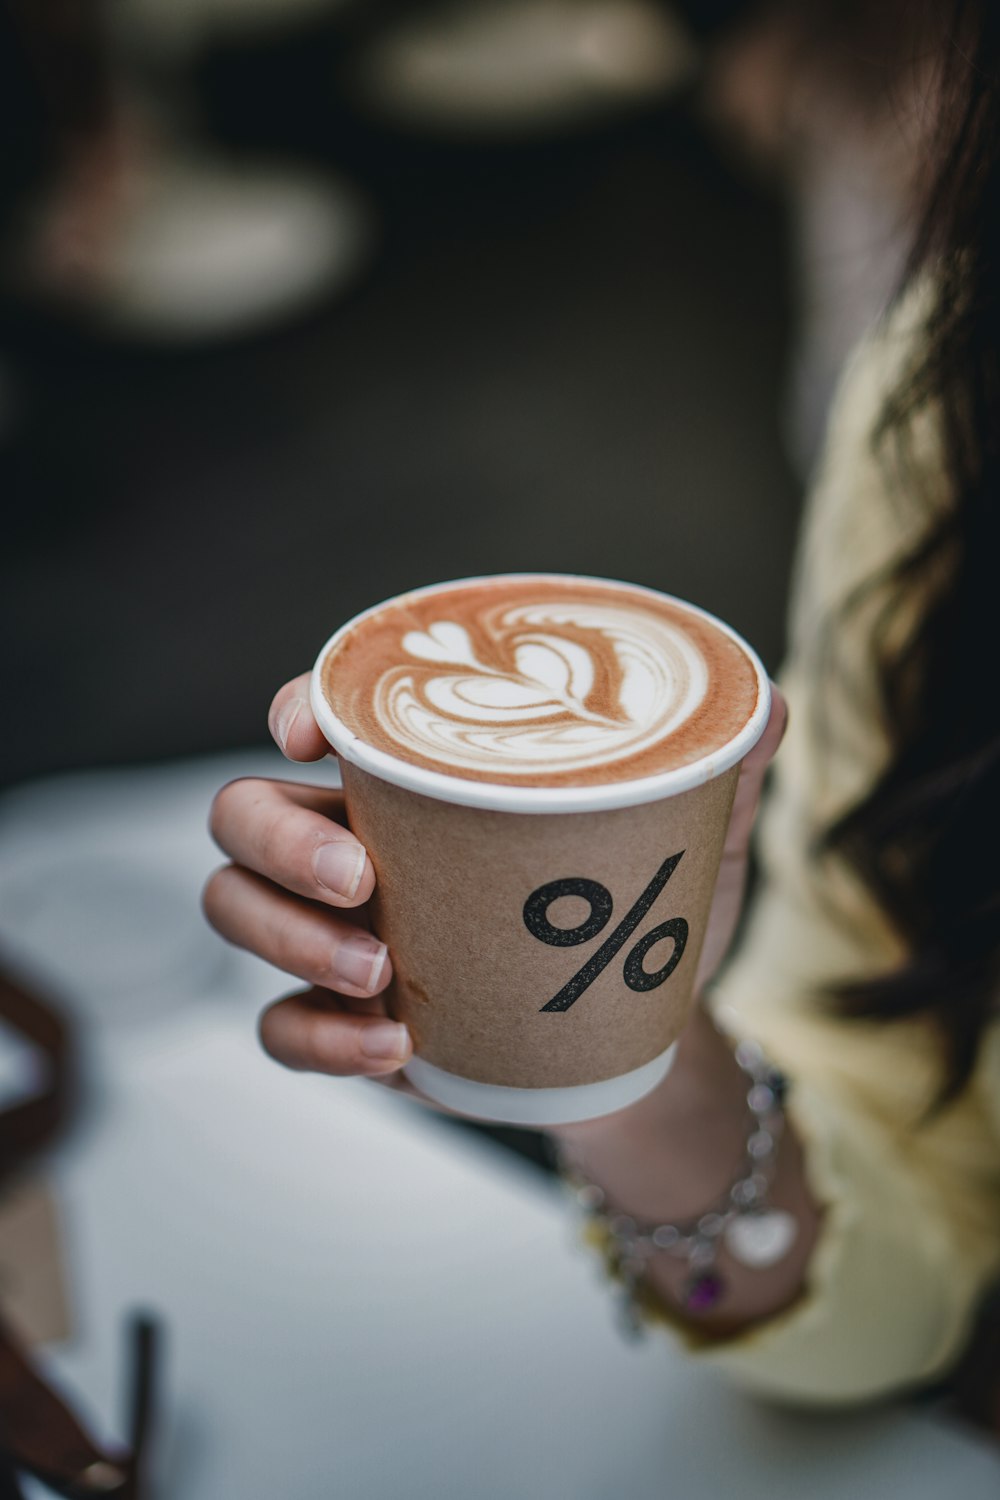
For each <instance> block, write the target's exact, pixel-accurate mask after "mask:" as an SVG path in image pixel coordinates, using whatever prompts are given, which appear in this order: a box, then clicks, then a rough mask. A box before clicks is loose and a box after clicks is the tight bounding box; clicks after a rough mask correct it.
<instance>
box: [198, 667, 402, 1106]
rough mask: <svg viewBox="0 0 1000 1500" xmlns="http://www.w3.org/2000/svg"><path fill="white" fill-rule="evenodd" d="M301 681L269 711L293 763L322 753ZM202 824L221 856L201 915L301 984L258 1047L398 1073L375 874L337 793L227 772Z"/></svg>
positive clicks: (329, 1064)
mask: <svg viewBox="0 0 1000 1500" xmlns="http://www.w3.org/2000/svg"><path fill="white" fill-rule="evenodd" d="M308 684H309V678H308V675H306V676H303V677H300V678H298V679H296V681H294V682H291V683H288V684H287V685H286V686H285V687H284V688H282V690H281V691H280V692H279V693H278V695H277V697H276V698H275V700H274V703H273V704H272V708H271V714H270V719H269V722H270V725H271V731H272V734H273V735H274V737H275V739H276V740H277V742H278V744H279V746H280V748H281V749H282V750H283V751H284V753H285V754H286V755H287V756H288V757H289V759H292V760H297V761H309V760H319V759H321V757H323V756H324V755H327V754H329V752H330V747H329V745H328V744H327V743H326V741H325V740H324V739H323V736H322V735H321V734H320V732H319V729H318V728H317V726H316V723H315V720H314V719H313V717H312V713H311V711H310V709H309V702H308ZM210 827H211V831H212V836H213V838H214V839H215V841H216V843H218V845H219V846H220V848H221V849H222V851H223V853H225V854H226V855H227V856H228V857H229V860H230V861H231V862H230V863H229V864H226V865H224V866H223V867H222V868H221V869H219V870H217V871H216V872H215V873H214V874H213V875H212V877H211V878H210V880H209V881H208V884H207V885H206V887H205V891H204V896H203V904H204V908H205V914H206V916H207V917H208V920H209V921H210V922H211V923H212V925H213V927H215V928H216V930H217V931H218V932H220V933H221V934H222V936H223V937H225V938H227V939H228V940H229V941H230V942H232V943H236V944H237V945H238V946H239V947H241V948H246V949H248V950H249V951H250V952H251V953H255V954H257V956H258V957H260V958H263V959H266V960H267V962H268V963H272V964H274V965H275V966H276V967H277V968H279V969H284V970H285V971H286V973H289V974H292V975H294V976H295V977H296V978H298V979H302V980H305V982H306V983H307V984H308V985H309V988H308V989H307V990H305V991H303V992H301V993H298V994H294V995H291V996H289V997H287V998H286V999H283V1000H279V1001H277V1002H276V1003H275V1004H274V1005H271V1006H270V1007H269V1008H268V1009H267V1010H265V1012H264V1014H263V1015H262V1017H261V1020H260V1037H261V1041H262V1043H263V1045H264V1047H265V1049H266V1050H267V1051H268V1052H269V1053H270V1054H271V1056H272V1057H274V1058H276V1059H277V1060H278V1061H279V1062H281V1063H284V1064H285V1065H286V1066H287V1067H290V1068H297V1069H304V1070H308V1071H310V1072H319V1073H332V1074H336V1075H338V1076H341V1077H343V1076H349V1075H361V1076H367V1077H380V1078H383V1079H390V1078H392V1076H393V1075H395V1074H398V1070H399V1069H400V1068H401V1067H402V1065H403V1064H404V1063H405V1062H406V1061H407V1059H408V1058H409V1056H410V1053H411V1051H412V1044H411V1041H410V1037H409V1033H408V1032H407V1029H406V1027H405V1026H403V1025H402V1024H400V1023H399V1022H396V1021H393V1020H391V1019H390V1018H389V1017H388V1015H387V1012H386V1007H385V1002H384V1000H383V998H382V996H383V993H384V991H385V989H386V986H387V985H388V984H389V981H390V979H391V978H392V965H391V963H390V961H389V956H388V954H387V952H386V948H385V945H384V944H383V943H380V942H379V941H378V939H377V938H375V937H374V936H373V935H372V934H371V933H370V932H369V931H368V924H367V920H366V911H365V908H366V904H367V902H368V901H369V899H370V897H371V894H372V891H373V890H374V888H375V872H374V870H373V868H372V863H371V860H370V859H369V858H368V856H367V853H366V851H365V850H364V849H363V848H362V846H361V844H360V843H359V842H358V840H357V839H356V838H355V837H354V835H353V834H352V833H351V832H350V831H349V830H348V828H347V827H346V816H345V810H344V797H343V793H342V792H340V791H338V790H335V789H333V788H330V789H327V788H323V787H313V786H303V785H300V784H298V783H295V782H285V781H267V780H263V779H256V778H251V779H245V780H240V781H232V782H230V783H229V784H228V785H227V786H224V787H223V788H222V790H221V791H220V792H219V793H218V794H217V796H216V798H215V801H214V802H213V804H212V813H211V819H210ZM400 1081H402V1080H400Z"/></svg>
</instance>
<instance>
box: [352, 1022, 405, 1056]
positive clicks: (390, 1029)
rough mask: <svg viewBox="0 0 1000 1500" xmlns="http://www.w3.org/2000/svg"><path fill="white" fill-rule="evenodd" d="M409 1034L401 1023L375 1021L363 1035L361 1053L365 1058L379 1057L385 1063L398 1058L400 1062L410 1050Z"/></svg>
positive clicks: (364, 1030) (365, 1029)
mask: <svg viewBox="0 0 1000 1500" xmlns="http://www.w3.org/2000/svg"><path fill="white" fill-rule="evenodd" d="M409 1040H410V1038H409V1033H408V1032H407V1030H406V1027H405V1026H404V1025H403V1024H402V1022H400V1021H373V1022H372V1023H371V1025H369V1026H366V1027H365V1028H364V1029H363V1031H362V1033H361V1051H362V1052H363V1053H364V1055H365V1057H379V1058H382V1059H383V1061H385V1060H388V1059H389V1058H397V1059H398V1060H399V1061H400V1062H402V1061H403V1059H404V1058H405V1057H406V1055H407V1052H408V1050H409Z"/></svg>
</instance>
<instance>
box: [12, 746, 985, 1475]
mask: <svg viewBox="0 0 1000 1500" xmlns="http://www.w3.org/2000/svg"><path fill="white" fill-rule="evenodd" d="M258 770H260V771H263V772H265V773H267V774H274V773H277V774H279V775H282V774H288V771H287V767H284V765H283V763H282V762H280V761H278V760H277V758H276V757H275V758H272V757H270V756H268V755H266V754H264V753H261V754H254V755H249V756H245V757H234V756H230V757H226V758H216V759H211V760H203V761H198V762H189V763H186V764H178V765H175V766H171V767H164V768H155V769H150V770H142V771H134V772H127V773H123V772H102V773H95V774H89V775H84V776H76V777H69V778H61V779H59V780H53V781H48V782H44V783H38V784H37V785H35V786H30V787H26V788H23V789H21V790H19V791H17V792H14V793H11V794H8V795H7V797H6V798H5V799H3V801H2V802H0V944H2V946H3V947H5V948H6V949H7V950H8V952H11V953H13V954H14V956H15V958H16V959H17V960H18V961H19V962H20V963H21V964H22V965H24V966H25V967H26V968H28V969H30V970H32V971H33V972H35V973H36V974H37V975H38V976H39V977H40V978H43V979H45V980H47V981H48V983H49V984H50V985H55V986H57V987H58V989H59V991H60V992H61V993H62V994H63V996H64V997H65V998H66V999H67V1000H68V1001H69V1002H71V1003H72V1006H73V1008H74V1010H75V1011H76V1012H77V1013H78V1014H79V1015H80V1016H82V1017H85V1018H87V1020H88V1021H89V1024H88V1025H86V1026H85V1028H84V1031H83V1036H84V1046H85V1059H84V1061H85V1075H86V1100H85V1107H84V1110H83V1116H82V1119H81V1120H80V1121H79V1123H78V1126H77V1129H76V1131H75V1132H74V1134H73V1135H72V1137H71V1138H70V1139H69V1140H68V1141H67V1142H66V1144H64V1145H63V1146H62V1147H61V1148H60V1151H59V1152H58V1155H57V1157H56V1160H55V1172H56V1180H57V1185H58V1190H59V1198H60V1202H61V1205H62V1209H63V1215H64V1219H65V1227H66V1234H67V1239H68V1243H69V1246H70V1252H71V1266H72V1289H73V1300H74V1304H75V1308H76V1313H77V1320H78V1332H77V1336H76V1338H75V1339H74V1341H73V1342H72V1344H70V1345H65V1346H62V1347H59V1348H55V1349H51V1350H50V1351H48V1353H47V1355H46V1359H47V1362H48V1364H49V1367H50V1368H51V1370H52V1371H53V1373H54V1374H56V1375H58V1376H59V1377H60V1378H62V1379H63V1380H64V1381H65V1382H66V1383H67V1384H68V1386H69V1388H70V1389H72V1390H73V1391H75V1393H76V1395H77V1397H78V1398H79V1399H80V1403H81V1405H82V1407H83V1408H84V1409H85V1410H87V1411H88V1413H89V1414H90V1416H91V1418H92V1420H93V1422H94V1423H95V1425H96V1426H97V1427H98V1428H100V1429H102V1430H103V1431H105V1432H106V1433H109V1434H110V1433H113V1432H114V1430H115V1423H116V1420H117V1419H118V1416H119V1398H120V1394H121V1393H120V1390H119V1376H120V1372H121V1364H122V1352H123V1350H122V1326H123V1321H124V1318H125V1315H126V1313H127V1311H128V1310H129V1309H130V1308H133V1307H137V1306H148V1307H151V1308H153V1309H155V1310H156V1311H157V1312H158V1313H159V1314H160V1315H161V1316H162V1317H163V1318H164V1320H165V1322H166V1325H167V1333H168V1340H167V1350H166V1354H167V1358H166V1361H165V1371H164V1374H165V1390H164V1393H163V1400H162V1402H161V1422H160V1431H159V1440H158V1444H157V1472H158V1475H159V1481H158V1488H157V1495H158V1497H159V1500H354V1497H359V1500H360V1497H364V1500H400V1497H403V1496H405V1497H406V1500H423V1497H427V1500H452V1497H454V1500H611V1497H616V1500H617V1497H621V1496H629V1497H631V1496H640V1495H641V1496H644V1497H652V1496H663V1497H667V1496H669V1497H675V1496H676V1497H684V1500H722V1497H739V1500H758V1497H760V1500H765V1497H766V1500H786V1497H787V1500H803V1497H805V1496H809V1497H810V1500H843V1497H851V1500H867V1497H872V1500H882V1497H887V1496H895V1495H899V1496H906V1497H907V1500H941V1497H942V1496H944V1495H947V1494H949V1493H955V1494H956V1495H961V1496H962V1497H965V1500H980V1497H982V1500H987V1497H989V1500H996V1496H997V1495H998V1494H1000V1458H998V1456H997V1453H996V1450H994V1449H991V1448H989V1447H987V1445H986V1444H984V1443H982V1442H980V1441H979V1440H977V1439H976V1438H974V1437H973V1436H971V1435H970V1434H968V1433H967V1432H966V1431H964V1430H963V1429H959V1428H958V1427H955V1426H952V1425H950V1424H949V1423H948V1422H947V1421H946V1420H945V1419H944V1418H942V1417H941V1416H940V1415H936V1414H933V1413H931V1412H930V1411H927V1410H920V1411H913V1410H905V1409H896V1408H883V1409H880V1410H877V1411H871V1412H867V1413H863V1414H853V1415H807V1414H802V1413H790V1412H785V1411H777V1410H774V1409H772V1408H769V1407H767V1406H764V1405H762V1404H760V1403H759V1402H757V1401H755V1400H752V1399H751V1398H749V1397H746V1396H744V1395H742V1394H741V1393H740V1392H738V1391H736V1390H734V1389H732V1388H731V1387H729V1386H728V1385H727V1384H726V1383H725V1382H724V1381H723V1379H722V1378H721V1377H719V1376H718V1375H716V1374H715V1373H713V1372H711V1371H709V1370H706V1369H704V1368H701V1367H699V1366H697V1365H696V1364H694V1363H692V1362H691V1361H689V1360H687V1359H685V1357H684V1356H683V1354H682V1353H680V1352H679V1351H678V1350H677V1349H676V1348H674V1347H673V1345H672V1344H671V1343H670V1342H669V1341H668V1340H667V1338H666V1337H662V1336H656V1337H652V1338H650V1339H648V1340H647V1341H646V1342H645V1343H643V1344H640V1345H631V1344H626V1343H624V1342H623V1341H622V1340H621V1339H620V1337H619V1335H618V1333H617V1331H616V1329H615V1326H614V1322H613V1318H612V1313H611V1307H610V1301H609V1298H608V1296H607V1293H606V1291H605V1289H604V1288H603V1286H602V1285H601V1284H600V1281H599V1278H598V1276H597V1273H596V1269H595V1267H594V1266H593V1264H592V1263H591V1261H590V1259H589V1257H588V1256H587V1255H585V1254H584V1253H583V1252H581V1251H580V1250H579V1249H578V1248H577V1246H576V1244H575V1242H574V1237H573V1234H572V1232H571V1228H570V1226H569V1223H568V1220H567V1216H566V1211H565V1206H564V1203H563V1201H562V1198H561V1196H560V1195H559V1194H558V1193H557V1192H556V1191H555V1190H554V1189H552V1188H550V1186H549V1185H548V1184H547V1183H546V1182H545V1180H544V1179H543V1178H542V1177H541V1176H540V1175H539V1174H536V1173H535V1172H534V1171H533V1170H532V1169H531V1168H530V1167H529V1166H528V1165H526V1164H521V1163H520V1162H519V1161H518V1160H517V1159H515V1158H512V1157H511V1158H509V1159H508V1157H507V1155H506V1154H505V1153H503V1152H501V1151H500V1150H498V1149H497V1148H496V1147H494V1146H493V1145H492V1144H490V1143H489V1142H486V1141H481V1140H479V1139H477V1138H475V1137H472V1136H468V1137H466V1135H465V1133H464V1132H459V1131H457V1130H455V1129H454V1128H453V1127H449V1126H447V1125H444V1124H442V1123H441V1122H439V1121H436V1120H434V1119H433V1118H430V1117H428V1116H426V1115H425V1114H424V1113H423V1112H421V1111H420V1110H419V1108H417V1107H415V1106H412V1105H410V1104H408V1103H407V1102H406V1101H404V1100H400V1099H396V1098H394V1097H392V1096H391V1095H389V1094H387V1093H384V1092H383V1091H381V1090H379V1089H377V1088H375V1087H373V1086H371V1085H367V1084H364V1083H359V1082H353V1081H352V1082H344V1081H340V1080H328V1079H320V1078H312V1077H307V1076H304V1075H298V1074H292V1073H288V1072H285V1071H284V1070H282V1069H281V1068H279V1067H277V1066H276V1065H275V1064H273V1063H272V1062H270V1061H269V1060H268V1059H267V1058H266V1057H265V1056H264V1055H263V1053H262V1052H261V1051H260V1049H259V1048H258V1045H257V1042H256V1037H255V1017H256V1014H257V1012H258V1010H259V1009H260V1008H261V1006H262V1004H263V1003H264V1002H265V1001H266V1000H267V999H269V998H271V997H272V996H273V995H275V994H276V993H279V992H280V990H281V988H282V987H283V985H284V984H286V983H287V981H285V980H284V978H283V977H280V976H277V975H276V974H275V972H274V971H273V970H269V969H268V968H267V967H266V966H264V965H262V964H259V963H256V962H254V961H252V960H250V959H248V958H246V957H245V956H243V955H239V954H236V953H234V952H232V951H230V950H227V949H226V948H225V947H224V946H223V945H222V944H221V943H219V942H218V941H217V940H216V939H215V938H214V937H213V936H212V935H211V934H210V933H209V932H208V931H207V929H206V928H204V926H203V924H202V923H201V920H200V916H199V914H198V907H197V894H198V890H199V888H200V885H201V883H202V881H203V880H204V877H205V875H206V874H207V872H208V871H209V869H211V868H212V866H213V864H214V863H216V862H217V861H218V856H217V854H216V853H215V852H214V851H213V849H212V846H211V844H210V842H209V840H208V838H207V835H206V834H205V831H204V821H205V815H206V810H207V806H208V802H209V800H210V797H211V793H212V791H213V790H214V788H215V787H216V786H218V785H220V784H221V783H222V781H224V780H226V779H228V777H230V776H232V775H237V774H246V773H247V772H250V771H258ZM307 774H311V775H313V776H318V777H320V778H323V777H327V776H328V774H329V772H328V771H327V770H325V769H320V770H319V771H316V770H313V771H312V772H311V773H307ZM35 1493H38V1494H41V1491H37V1492H36V1491H32V1494H35Z"/></svg>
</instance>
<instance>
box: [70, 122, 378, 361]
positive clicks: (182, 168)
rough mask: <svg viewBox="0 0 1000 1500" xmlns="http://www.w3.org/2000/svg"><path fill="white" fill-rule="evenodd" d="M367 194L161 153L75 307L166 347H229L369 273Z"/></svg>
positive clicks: (123, 206) (114, 227)
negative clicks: (229, 339)
mask: <svg viewBox="0 0 1000 1500" xmlns="http://www.w3.org/2000/svg"><path fill="white" fill-rule="evenodd" d="M370 239H371V217H370V215H369V213H368V211H367V209H366V207H365V206H364V204H363V202H362V200H361V198H360V196H359V195H358V194H357V193H356V192H355V191H354V190H353V189H351V188H349V187H347V186H345V185H344V184H342V183H339V182H337V181H335V180H332V179H329V178H326V177H321V176H319V175H318V174H316V173H312V172H307V171H305V170H303V169H302V168H299V167H294V166H289V165H284V164H282V165H278V164H277V163H273V164H266V165H250V164H244V163H236V162H230V161H226V160H223V159H222V158H219V157H217V156H205V155H199V156H196V155H194V154H193V153H192V152H191V150H190V149H188V150H186V151H185V152H184V153H183V154H182V153H181V152H179V151H174V152H171V151H167V152H160V153H157V154H155V155H153V156H152V157H151V158H150V159H149V160H148V162H146V163H145V164H144V168H143V170H142V172H141V173H139V174H137V175H136V176H135V177H133V179H132V180H131V181H130V183H129V184H128V185H127V186H126V188H125V190H124V192H123V194H122V196H121V201H120V203H119V205H118V207H117V210H116V212H115V214H114V217H113V220H112V222H111V224H110V226H109V232H108V235H107V238H106V241H105V244H104V245H103V247H102V248H101V251H100V253H99V255H98V257H97V258H96V260H95V263H94V265H93V266H92V267H91V268H90V269H89V274H88V276H87V280H86V286H85V288H84V289H83V290H82V291H81V293H80V295H79V296H78V297H77V298H75V299H74V300H75V301H76V302H77V304H78V307H79V310H80V311H81V312H83V313H84V314H86V316H87V317H88V318H91V319H95V320H98V321H99V322H100V323H101V324H102V325H104V326H106V327H107V328H109V329H111V330H116V331H119V332H124V333H133V334H137V335H141V336H143V337H146V338H151V339H155V340H156V341H158V342H181V341H188V342H190V341H195V340H199V339H206V338H217V337H224V336H226V335H229V334H233V333H240V332H244V331H249V330H250V329H253V328H256V327H259V326H262V325H267V324H269V323H273V322H274V321H276V320H277V319H279V318H281V317H283V316H286V315H289V314H292V313H294V312H295V311H297V310H298V309H299V308H300V307H303V306H305V305H307V304H309V303H310V302H313V301H315V300H316V299H317V298H319V297H321V296H324V295H331V294H332V293H334V292H335V291H337V290H339V289H340V288H341V287H342V286H343V285H344V284H345V283H346V282H348V281H349V280H350V279H351V278H352V277H353V276H354V274H355V273H356V272H357V270H358V269H359V268H360V267H361V265H362V264H363V261H364V257H365V251H366V249H367V248H368V245H369V242H370Z"/></svg>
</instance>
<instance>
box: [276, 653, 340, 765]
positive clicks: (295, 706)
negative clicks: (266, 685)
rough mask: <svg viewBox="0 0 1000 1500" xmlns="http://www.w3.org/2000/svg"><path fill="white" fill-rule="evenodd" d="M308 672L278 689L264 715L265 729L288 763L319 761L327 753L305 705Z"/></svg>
mask: <svg viewBox="0 0 1000 1500" xmlns="http://www.w3.org/2000/svg"><path fill="white" fill-rule="evenodd" d="M309 678H310V673H308V672H303V674H302V676H301V677H296V678H294V679H293V681H291V682H286V683H285V685H284V687H283V688H279V689H278V691H277V692H276V693H275V695H274V698H273V700H272V702H271V707H270V710H269V712H268V715H267V727H268V728H269V729H270V731H271V735H272V737H273V738H274V740H275V742H276V743H277V746H278V749H279V750H280V751H281V753H282V755H284V756H285V757H286V758H287V759H288V760H299V761H302V760H322V759H323V757H324V755H329V754H330V753H331V751H330V746H329V745H328V744H327V742H326V740H325V739H324V738H323V736H322V734H321V733H320V728H319V725H318V724H317V723H316V720H315V719H314V718H313V711H312V707H311V706H310V703H309Z"/></svg>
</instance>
